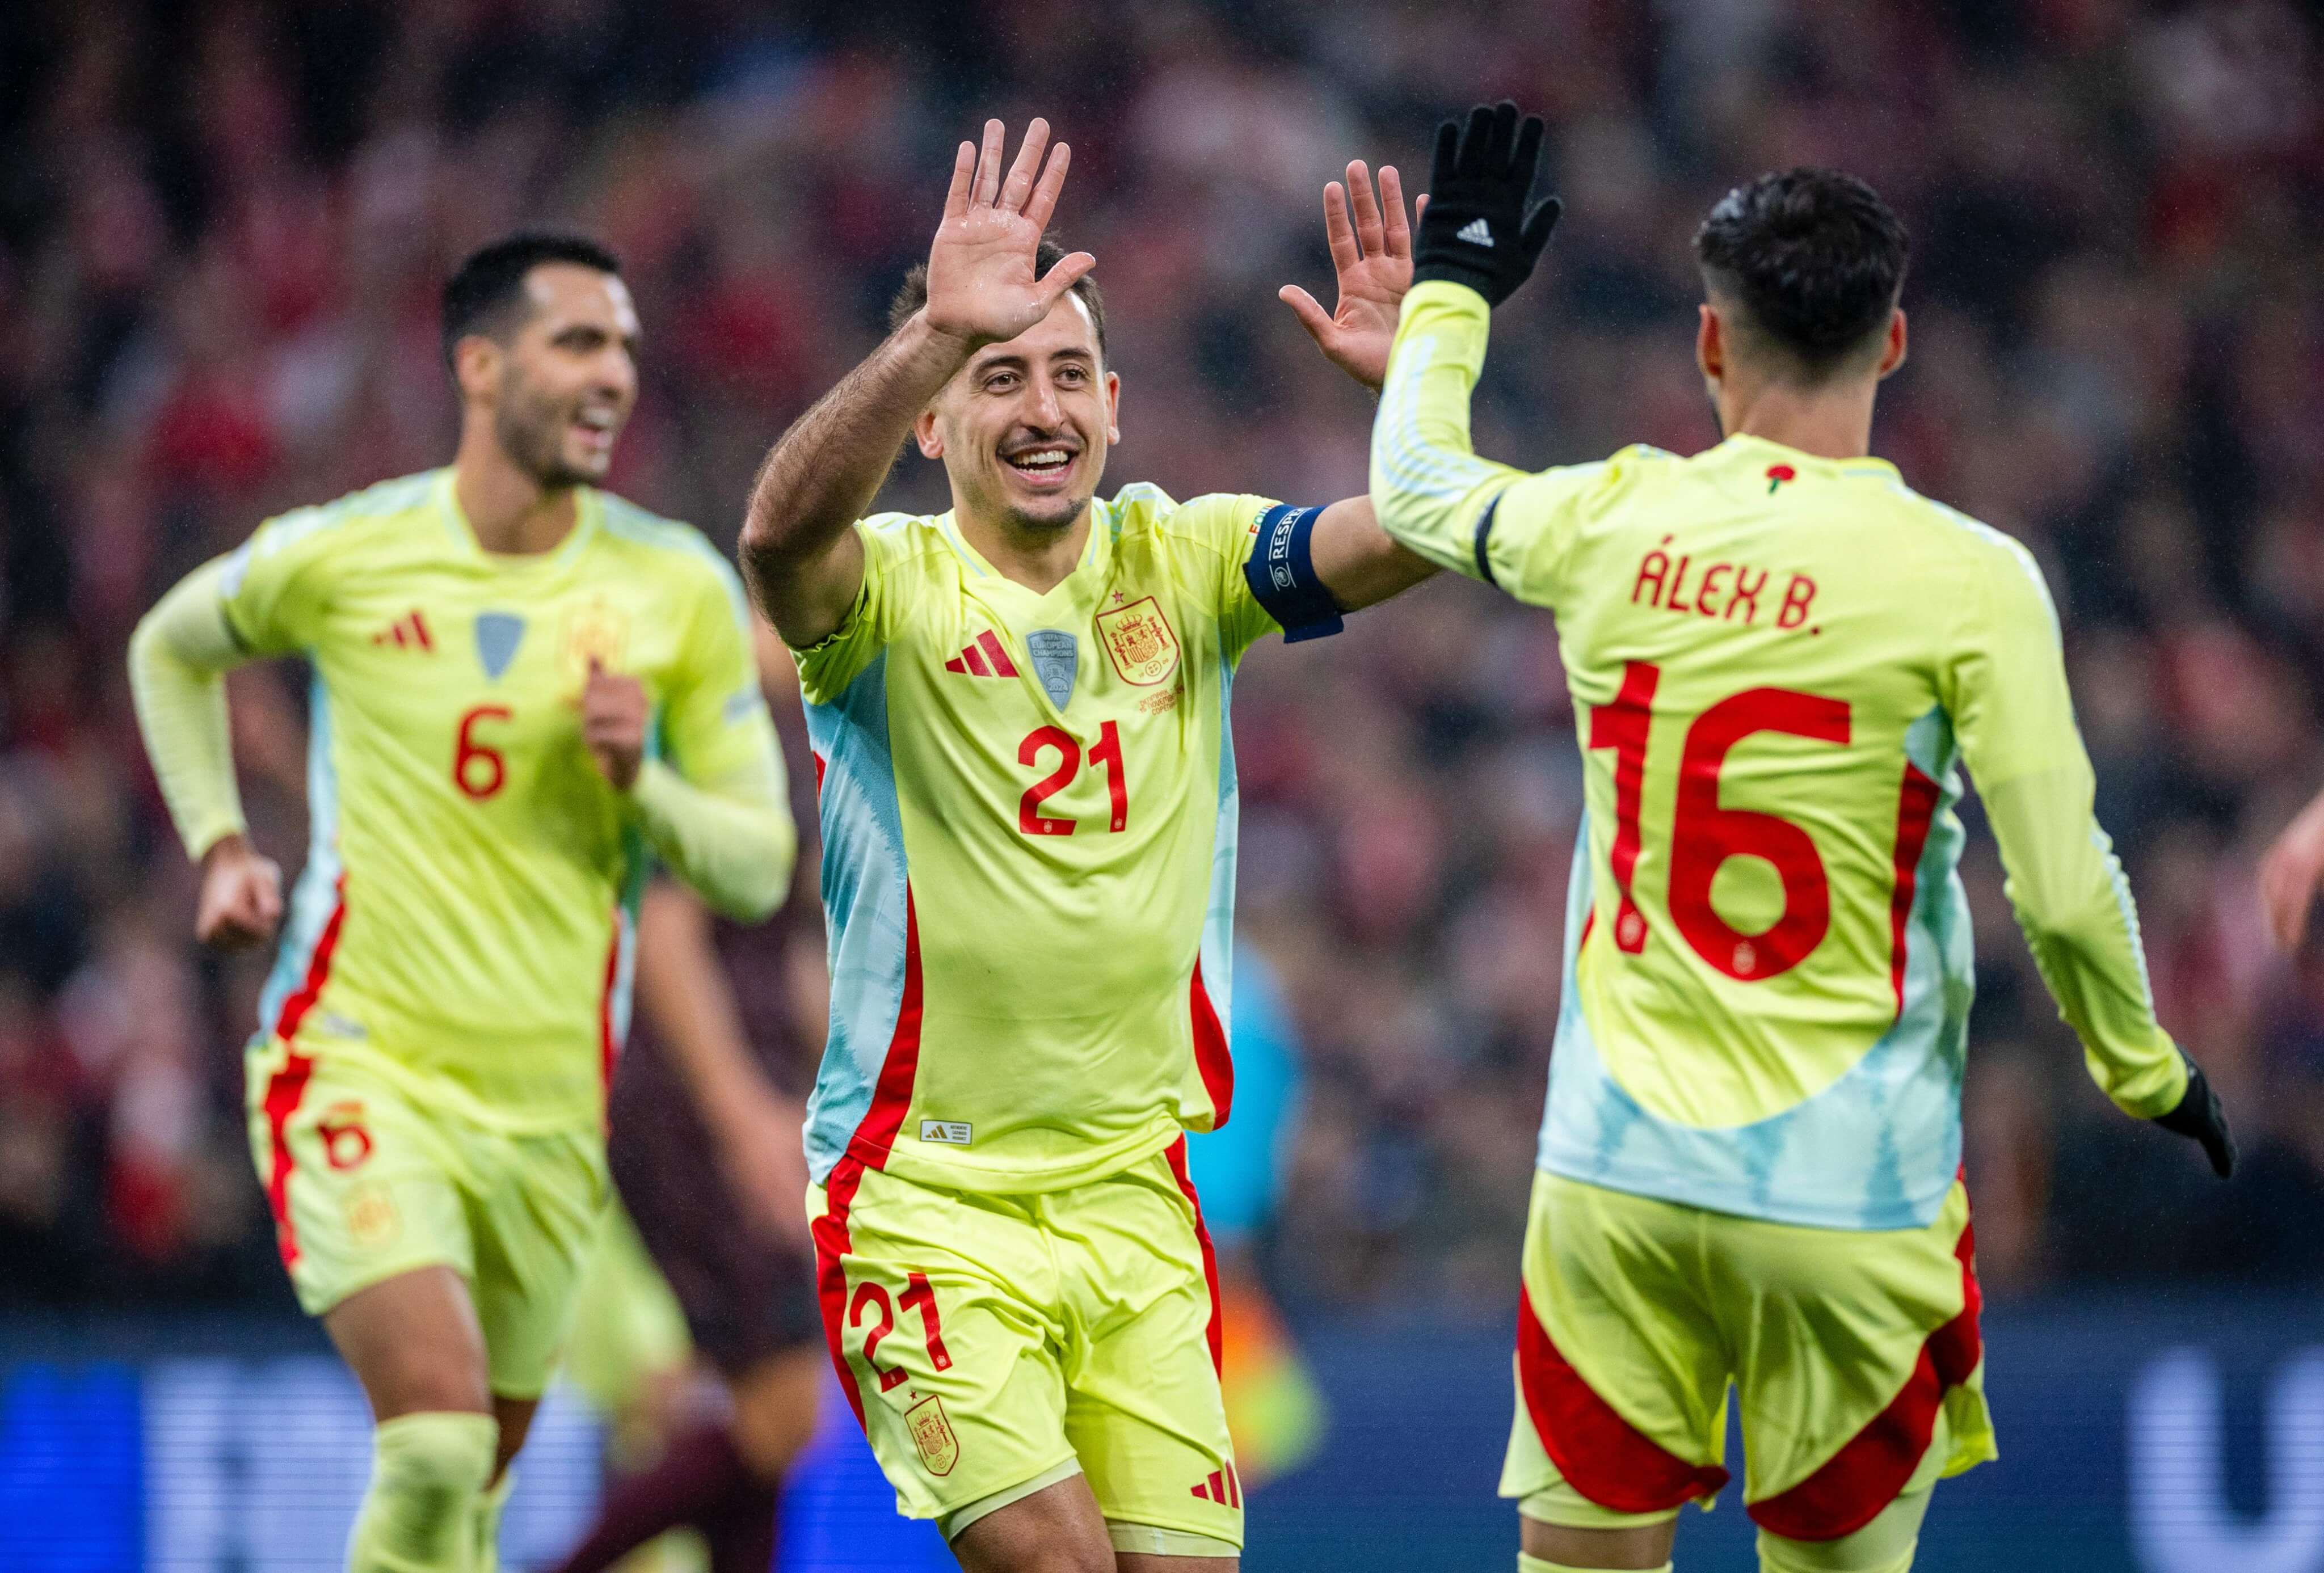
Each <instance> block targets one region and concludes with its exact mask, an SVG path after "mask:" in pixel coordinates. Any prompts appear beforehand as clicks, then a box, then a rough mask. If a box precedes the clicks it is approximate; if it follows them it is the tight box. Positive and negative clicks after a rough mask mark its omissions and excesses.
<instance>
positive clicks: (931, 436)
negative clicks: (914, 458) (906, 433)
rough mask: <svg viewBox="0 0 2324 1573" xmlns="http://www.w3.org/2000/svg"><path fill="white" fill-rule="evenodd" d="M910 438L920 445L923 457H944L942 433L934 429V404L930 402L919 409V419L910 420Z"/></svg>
mask: <svg viewBox="0 0 2324 1573" xmlns="http://www.w3.org/2000/svg"><path fill="white" fill-rule="evenodd" d="M912 440H913V441H914V442H916V443H918V444H919V445H920V457H922V458H924V459H940V458H943V457H944V455H945V447H944V434H943V433H942V432H940V431H938V430H937V429H936V406H935V405H933V404H931V405H929V406H928V407H927V409H923V410H921V411H920V415H919V419H917V420H915V421H913V422H912Z"/></svg>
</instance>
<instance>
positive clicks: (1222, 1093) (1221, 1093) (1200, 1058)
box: [1186, 956, 1234, 1130]
mask: <svg viewBox="0 0 2324 1573" xmlns="http://www.w3.org/2000/svg"><path fill="white" fill-rule="evenodd" d="M1186 995H1187V1006H1188V1008H1189V1010H1190V1012H1191V1013H1192V1015H1193V1018H1194V1069H1195V1070H1196V1071H1198V1072H1202V1077H1203V1092H1204V1093H1205V1094H1207V1095H1208V1096H1209V1098H1210V1100H1211V1128H1212V1129H1213V1130H1216V1129H1218V1128H1219V1127H1221V1126H1222V1125H1224V1124H1226V1122H1227V1108H1228V1106H1229V1105H1231V1104H1232V1103H1233V1102H1234V1054H1233V1053H1232V1052H1231V1050H1230V1049H1229V1048H1228V1047H1227V1035H1226V1029H1225V1028H1224V1027H1222V1026H1220V1025H1219V1012H1218V1007H1216V1006H1214V1005H1213V1004H1212V1003H1211V991H1210V990H1209V989H1205V988H1203V958H1202V957H1200V956H1196V957H1195V958H1194V981H1193V982H1192V983H1190V984H1188V985H1187V988H1186Z"/></svg>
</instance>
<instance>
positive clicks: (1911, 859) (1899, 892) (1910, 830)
mask: <svg viewBox="0 0 2324 1573" xmlns="http://www.w3.org/2000/svg"><path fill="white" fill-rule="evenodd" d="M1936 815H1937V784H1936V783H1935V782H1934V781H1932V780H1930V779H1929V778H1928V777H1926V776H1924V775H1923V774H1922V773H1921V768H1920V767H1919V766H1918V765H1915V764H1914V763H1913V761H1912V760H1910V759H1907V760H1905V761H1904V792H1903V794H1902V795H1901V796H1899V798H1898V799H1897V803H1896V886H1895V894H1894V895H1893V896H1891V897H1889V898H1888V928H1889V933H1890V934H1891V935H1892V937H1893V942H1894V943H1893V944H1892V947H1891V948H1890V950H1889V952H1888V980H1889V982H1890V983H1891V984H1893V985H1894V986H1895V990H1896V1014H1897V1015H1898V1016H1902V1015H1904V929H1905V925H1906V924H1909V923H1910V922H1911V921H1912V918H1913V897H1914V882H1915V881H1916V880H1917V879H1918V878H1919V877H1920V871H1921V849H1922V848H1923V847H1925V846H1927V845H1928V844H1929V826H1930V825H1931V824H1932V823H1934V821H1935V819H1936Z"/></svg>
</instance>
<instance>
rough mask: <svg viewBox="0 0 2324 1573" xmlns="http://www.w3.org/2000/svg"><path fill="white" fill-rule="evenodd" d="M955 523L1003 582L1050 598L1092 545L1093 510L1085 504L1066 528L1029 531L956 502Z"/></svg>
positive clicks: (954, 502) (956, 500) (962, 534)
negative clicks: (1091, 525) (987, 517)
mask: <svg viewBox="0 0 2324 1573" xmlns="http://www.w3.org/2000/svg"><path fill="white" fill-rule="evenodd" d="M953 520H954V522H955V523H957V524H958V525H959V526H960V533H961V536H962V538H964V539H965V540H966V541H967V542H968V544H969V545H970V546H972V547H975V548H976V554H977V556H979V557H982V558H983V559H984V560H985V561H986V562H988V563H990V564H991V565H992V566H993V568H994V570H995V571H996V572H998V573H999V574H1000V575H1001V577H1002V578H1004V579H1008V580H1010V581H1011V582H1013V583H1015V584H1022V585H1024V586H1025V587H1026V588H1027V589H1028V590H1030V591H1032V592H1033V593H1035V594H1036V595H1047V593H1049V592H1050V591H1052V590H1054V589H1056V587H1057V586H1058V585H1060V584H1064V583H1065V576H1066V575H1069V574H1071V573H1072V572H1073V571H1074V569H1075V568H1076V567H1079V566H1081V560H1082V553H1083V551H1084V549H1086V548H1087V547H1088V546H1089V532H1090V509H1089V504H1087V503H1084V504H1083V505H1082V511H1081V512H1080V513H1079V514H1077V515H1075V516H1074V521H1073V523H1071V524H1069V525H1067V526H1066V527H1065V529H1026V528H1024V527H1023V526H1021V525H1018V524H1015V523H1013V522H1010V521H1003V520H988V519H984V518H982V517H980V516H979V515H977V514H974V513H973V512H971V511H969V510H967V509H965V508H963V507H961V506H960V501H959V499H958V498H954V501H953Z"/></svg>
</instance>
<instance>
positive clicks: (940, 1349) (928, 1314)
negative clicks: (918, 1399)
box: [847, 1273, 952, 1393]
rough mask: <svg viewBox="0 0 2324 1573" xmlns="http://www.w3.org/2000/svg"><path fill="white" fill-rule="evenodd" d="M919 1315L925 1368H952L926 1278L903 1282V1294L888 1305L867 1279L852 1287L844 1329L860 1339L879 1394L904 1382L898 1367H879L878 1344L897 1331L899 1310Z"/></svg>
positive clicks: (877, 1287)
mask: <svg viewBox="0 0 2324 1573" xmlns="http://www.w3.org/2000/svg"><path fill="white" fill-rule="evenodd" d="M899 1307H900V1308H901V1309H903V1310H905V1311H917V1312H918V1313H919V1319H920V1329H921V1332H922V1333H923V1335H924V1336H925V1337H926V1338H927V1349H928V1364H929V1365H930V1366H932V1367H934V1368H935V1369H936V1370H938V1371H948V1370H950V1369H951V1368H952V1352H951V1351H950V1350H948V1349H946V1348H945V1341H944V1323H943V1321H942V1320H940V1319H939V1317H938V1316H937V1313H936V1291H935V1290H934V1289H933V1288H931V1287H930V1286H929V1284H928V1280H927V1274H924V1273H914V1274H909V1275H908V1276H907V1278H906V1279H905V1281H904V1292H903V1293H901V1294H899V1295H898V1296H896V1298H895V1300H894V1301H893V1302H890V1300H889V1298H888V1291H887V1290H886V1289H885V1288H884V1287H882V1286H881V1284H879V1283H874V1282H873V1281H872V1280H871V1279H869V1278H866V1279H864V1280H862V1282H861V1283H857V1284H856V1285H855V1292H854V1293H853V1295H851V1296H849V1297H848V1302H847V1325H848V1327H849V1328H850V1329H854V1330H855V1331H856V1332H859V1333H861V1334H862V1340H863V1341H862V1351H863V1363H864V1364H865V1365H866V1366H871V1374H872V1375H874V1376H877V1377H878V1378H879V1379H880V1391H881V1392H882V1393H886V1392H889V1391H890V1390H892V1389H894V1388H896V1387H898V1386H899V1385H900V1384H902V1383H903V1381H904V1379H905V1372H904V1369H903V1367H901V1366H882V1365H881V1364H880V1356H879V1348H880V1340H881V1339H882V1338H886V1337H887V1336H888V1335H889V1334H890V1333H892V1332H894V1331H895V1330H896V1312H897V1310H898V1308H899Z"/></svg>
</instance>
